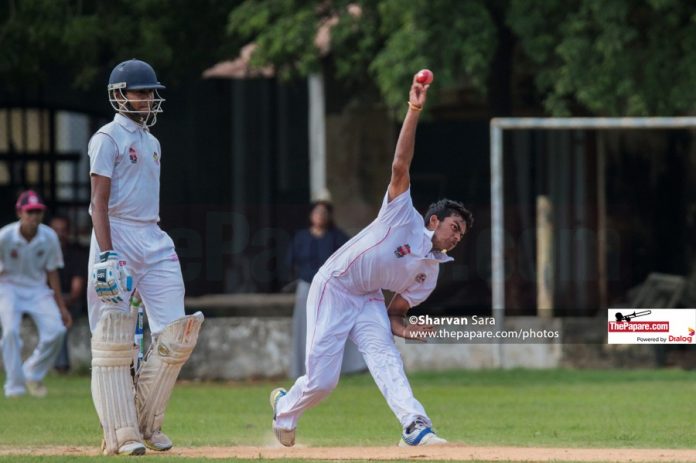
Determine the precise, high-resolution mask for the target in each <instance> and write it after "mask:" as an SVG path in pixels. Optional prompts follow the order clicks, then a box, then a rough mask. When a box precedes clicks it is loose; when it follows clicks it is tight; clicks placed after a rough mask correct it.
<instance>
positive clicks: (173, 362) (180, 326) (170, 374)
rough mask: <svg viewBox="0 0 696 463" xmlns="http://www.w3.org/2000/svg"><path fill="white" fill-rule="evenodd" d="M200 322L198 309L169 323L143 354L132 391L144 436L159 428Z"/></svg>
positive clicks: (146, 436)
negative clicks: (133, 391)
mask: <svg viewBox="0 0 696 463" xmlns="http://www.w3.org/2000/svg"><path fill="white" fill-rule="evenodd" d="M202 324H203V314H202V313H201V312H196V313H195V314H193V315H187V316H186V317H183V318H180V319H178V320H176V321H174V322H172V323H170V324H169V325H167V326H166V327H165V328H164V330H163V331H162V332H161V333H160V334H159V336H157V339H155V340H153V342H152V344H151V345H150V348H149V349H148V351H147V354H146V355H145V360H144V361H143V364H142V365H141V366H140V371H139V372H138V375H137V377H136V394H135V404H136V408H137V410H138V421H139V423H140V432H142V434H143V437H144V438H145V439H149V438H150V437H151V436H152V435H153V434H154V433H155V432H157V431H159V430H160V429H161V428H162V422H163V421H164V412H165V410H166V408H167V402H169V397H170V396H171V394H172V389H174V383H176V378H177V377H178V376H179V372H180V371H181V367H182V366H183V365H184V363H186V361H187V360H188V359H189V357H190V356H191V352H192V351H193V348H194V347H195V346H196V342H197V341H198V332H199V331H200V329H201V325H202Z"/></svg>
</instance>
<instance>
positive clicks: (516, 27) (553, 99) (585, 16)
mask: <svg viewBox="0 0 696 463" xmlns="http://www.w3.org/2000/svg"><path fill="white" fill-rule="evenodd" d="M507 21H508V24H509V25H510V27H511V28H512V30H513V31H514V33H515V35H516V36H517V39H518V41H519V43H520V44H521V47H522V49H523V51H524V53H525V54H526V55H527V57H528V58H529V59H530V61H531V62H532V63H534V67H535V68H534V69H533V70H532V71H531V72H532V73H533V74H534V75H535V76H536V86H537V88H538V90H539V92H540V94H541V95H542V96H543V97H544V103H545V106H546V109H547V110H548V111H549V112H550V113H552V114H554V115H570V114H571V113H573V108H574V107H577V105H580V106H581V107H582V108H584V109H585V110H586V111H588V112H590V113H593V114H597V115H610V116H624V115H632V116H648V115H653V116H656V115H674V114H680V113H686V112H690V111H693V109H694V108H695V106H696V91H694V85H693V82H694V78H695V77H696V49H694V47H693V44H694V43H696V42H695V41H696V8H695V4H694V3H693V2H684V1H680V0H611V1H606V0H569V1H564V2H554V1H539V0H512V2H511V3H510V8H509V11H508V14H507Z"/></svg>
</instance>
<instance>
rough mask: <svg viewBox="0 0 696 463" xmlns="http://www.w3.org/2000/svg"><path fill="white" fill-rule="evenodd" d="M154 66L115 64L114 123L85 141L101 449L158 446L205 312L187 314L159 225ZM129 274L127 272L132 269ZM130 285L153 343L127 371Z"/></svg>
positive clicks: (131, 349) (177, 269)
mask: <svg viewBox="0 0 696 463" xmlns="http://www.w3.org/2000/svg"><path fill="white" fill-rule="evenodd" d="M163 88H164V86H163V85H162V84H160V83H159V82H158V81H157V76H156V75H155V71H154V69H152V66H150V65H149V64H148V63H146V62H144V61H140V60H137V59H132V60H128V61H124V62H122V63H121V64H119V65H117V66H116V67H115V68H114V69H113V71H112V72H111V75H110V77H109V84H108V87H107V89H108V94H109V101H110V102H111V106H112V107H113V108H114V110H115V111H116V115H115V117H114V120H113V121H112V122H110V123H108V124H106V125H105V126H103V127H102V128H100V129H99V130H98V131H97V133H95V134H94V135H93V136H92V138H91V140H90V142H89V148H88V154H89V158H90V176H91V186H92V195H91V203H90V214H91V216H92V224H93V227H94V230H93V233H92V241H91V246H90V257H89V275H90V278H91V281H92V284H91V285H90V287H89V289H88V293H87V300H88V312H89V324H90V329H91V330H92V398H93V400H94V406H95V408H96V410H97V414H98V415H99V420H100V421H101V425H102V428H103V430H104V440H103V444H102V448H103V453H104V454H107V455H113V454H119V455H142V454H144V453H145V446H147V447H148V448H149V449H151V450H156V451H164V450H169V449H170V448H171V447H172V441H171V440H170V439H169V437H167V435H165V434H164V433H163V432H162V422H163V421H164V412H165V410H166V407H167V403H168V401H169V397H170V396H171V393H172V389H173V388H174V384H175V382H176V378H177V376H178V375H179V371H181V367H182V366H183V365H184V363H185V362H186V360H188V358H189V356H190V355H191V352H192V351H193V348H194V346H195V345H196V341H197V340H198V331H199V330H200V327H201V324H202V323H203V314H201V313H200V312H197V313H196V314H194V315H190V316H185V313H184V280H183V278H182V275H181V266H180V264H179V258H178V256H177V254H176V250H175V249H174V242H173V241H172V239H171V238H170V237H169V235H167V234H166V233H165V232H164V231H162V230H161V229H160V227H159V225H158V222H159V193H160V162H161V159H162V151H161V149H160V144H159V141H158V140H157V138H155V137H154V136H153V135H152V134H151V133H150V127H151V126H153V125H154V124H155V122H156V121H157V115H158V114H159V113H161V112H162V109H161V105H162V102H163V101H164V100H163V99H162V98H160V96H159V93H158V90H160V89H163ZM131 273H132V276H131ZM134 287H137V288H138V292H139V294H140V297H141V298H142V301H143V304H144V305H145V310H146V313H147V318H148V321H149V326H150V330H151V333H152V343H151V344H150V348H149V350H148V351H147V353H146V354H145V357H144V361H143V363H142V365H141V366H140V369H139V370H138V371H137V372H136V375H135V389H134V388H133V382H132V380H131V373H130V367H131V363H132V362H133V358H134V354H135V345H134V343H133V337H134V332H135V322H136V319H135V313H131V311H130V306H129V297H130V293H131V290H132V289H133V288H134Z"/></svg>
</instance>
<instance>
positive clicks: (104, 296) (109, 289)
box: [92, 251, 133, 304]
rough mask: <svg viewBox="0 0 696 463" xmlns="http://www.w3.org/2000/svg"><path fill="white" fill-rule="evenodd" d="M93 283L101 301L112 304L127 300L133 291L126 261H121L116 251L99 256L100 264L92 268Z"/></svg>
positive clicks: (105, 252)
mask: <svg viewBox="0 0 696 463" xmlns="http://www.w3.org/2000/svg"><path fill="white" fill-rule="evenodd" d="M92 283H93V284H94V289H95V290H96V292H97V296H98V297H99V299H101V300H102V301H103V302H109V303H112V304H118V303H121V302H123V301H124V300H126V299H127V298H128V295H129V294H130V292H131V290H132V289H133V279H132V277H131V276H130V273H128V269H127V268H126V261H125V260H122V259H120V258H119V256H118V253H117V252H116V251H104V252H102V253H101V254H99V263H97V264H94V267H93V268H92Z"/></svg>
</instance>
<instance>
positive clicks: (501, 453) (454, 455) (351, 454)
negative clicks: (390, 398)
mask: <svg viewBox="0 0 696 463" xmlns="http://www.w3.org/2000/svg"><path fill="white" fill-rule="evenodd" d="M10 455H30V456H56V455H58V456H96V455H99V452H98V449H96V448H95V447H71V446H52V447H47V446H46V447H27V448H16V447H8V446H0V456H10ZM148 455H151V456H155V457H157V456H158V455H162V456H165V455H169V456H178V457H199V458H243V459H270V460H282V459H288V458H294V459H306V460H414V461H427V460H460V461H467V460H483V461H544V462H546V461H606V462H619V463H624V462H659V461H665V462H667V461H669V462H695V463H696V451H694V450H691V449H579V448H545V447H537V448H534V447H473V446H466V445H456V444H449V445H443V446H438V447H419V448H407V449H401V448H398V447H361V448H358V447H314V448H310V447H294V448H291V449H286V448H271V447H190V448H174V449H172V450H171V451H169V452H164V453H162V454H156V453H155V452H148Z"/></svg>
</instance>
